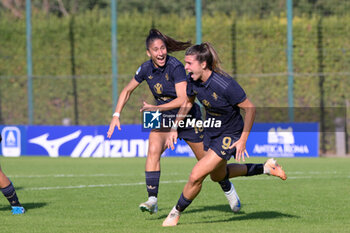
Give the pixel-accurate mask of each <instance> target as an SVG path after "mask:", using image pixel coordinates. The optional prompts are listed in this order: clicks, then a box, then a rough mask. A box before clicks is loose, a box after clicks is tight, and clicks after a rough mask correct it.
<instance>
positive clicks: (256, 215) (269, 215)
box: [149, 205, 299, 224]
mask: <svg viewBox="0 0 350 233" xmlns="http://www.w3.org/2000/svg"><path fill="white" fill-rule="evenodd" d="M169 211H170V210H169ZM204 211H220V212H225V213H232V210H231V209H230V208H229V207H228V206H227V205H216V206H202V207H199V208H195V209H190V210H188V211H187V210H186V211H185V212H184V213H183V214H182V217H184V218H186V215H187V214H189V213H198V212H204ZM167 214H168V213H167ZM167 214H166V215H161V216H158V217H157V218H156V219H153V220H159V219H165V218H166V217H167ZM232 214H233V216H232V217H230V218H224V219H221V220H210V221H205V220H204V219H203V221H200V222H192V223H186V224H198V223H219V222H229V221H244V220H253V219H265V220H266V219H276V218H299V216H296V215H291V214H284V213H281V212H277V211H260V212H253V213H247V214H246V213H245V212H244V211H240V212H238V213H235V214H234V213H232ZM149 220H151V219H149Z"/></svg>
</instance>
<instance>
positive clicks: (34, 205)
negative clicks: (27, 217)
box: [0, 202, 47, 211]
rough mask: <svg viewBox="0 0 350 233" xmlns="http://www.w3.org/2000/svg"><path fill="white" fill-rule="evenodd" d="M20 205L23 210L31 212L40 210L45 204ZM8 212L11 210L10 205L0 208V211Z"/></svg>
mask: <svg viewBox="0 0 350 233" xmlns="http://www.w3.org/2000/svg"><path fill="white" fill-rule="evenodd" d="M21 204H22V206H23V207H24V209H26V211H28V210H32V209H38V208H42V207H44V206H46V205H47V203H44V202H38V203H21ZM9 210H11V206H10V205H7V206H2V207H0V211H9Z"/></svg>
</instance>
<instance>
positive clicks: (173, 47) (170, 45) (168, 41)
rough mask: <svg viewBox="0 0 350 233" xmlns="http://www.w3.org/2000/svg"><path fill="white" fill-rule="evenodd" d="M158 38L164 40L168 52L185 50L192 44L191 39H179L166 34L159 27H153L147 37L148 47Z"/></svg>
mask: <svg viewBox="0 0 350 233" xmlns="http://www.w3.org/2000/svg"><path fill="white" fill-rule="evenodd" d="M156 39H160V40H162V41H163V42H164V44H165V46H166V48H167V51H168V53H171V52H175V51H181V50H185V49H187V48H188V47H190V46H191V41H186V42H182V41H177V40H175V39H173V38H171V37H169V36H167V35H164V34H163V33H161V32H160V31H159V30H157V29H151V30H150V31H149V34H148V36H147V38H146V48H147V49H149V46H150V44H151V43H152V42H153V41H154V40H156Z"/></svg>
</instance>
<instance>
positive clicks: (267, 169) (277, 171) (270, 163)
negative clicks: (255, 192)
mask: <svg viewBox="0 0 350 233" xmlns="http://www.w3.org/2000/svg"><path fill="white" fill-rule="evenodd" d="M264 173H266V174H268V175H272V176H277V177H279V178H281V179H282V180H286V179H287V176H286V173H285V172H284V171H283V169H282V167H281V166H280V165H278V163H277V162H276V160H274V159H272V158H271V159H268V160H267V161H266V162H265V164H264Z"/></svg>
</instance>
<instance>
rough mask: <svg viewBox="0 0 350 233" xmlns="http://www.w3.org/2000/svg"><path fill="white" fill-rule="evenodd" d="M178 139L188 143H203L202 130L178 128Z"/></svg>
mask: <svg viewBox="0 0 350 233" xmlns="http://www.w3.org/2000/svg"><path fill="white" fill-rule="evenodd" d="M177 133H178V138H180V139H183V140H185V141H189V142H203V138H204V133H203V128H197V127H193V128H192V127H191V128H178V129H177Z"/></svg>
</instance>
